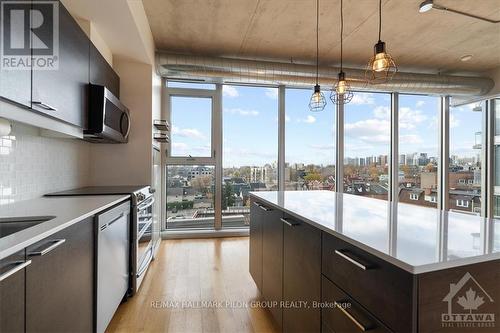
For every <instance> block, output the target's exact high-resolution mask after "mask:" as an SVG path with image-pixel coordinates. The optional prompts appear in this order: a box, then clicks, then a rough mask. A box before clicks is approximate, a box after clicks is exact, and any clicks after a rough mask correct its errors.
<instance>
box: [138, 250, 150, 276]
mask: <svg viewBox="0 0 500 333" xmlns="http://www.w3.org/2000/svg"><path fill="white" fill-rule="evenodd" d="M152 259H153V249H152V248H151V249H149V250H148V255H147V257H146V258H144V261H143V262H142V266H141V267H140V268H139V271H138V272H137V274H136V276H137V278H139V277H141V275H142V274H144V272H146V270H147V269H148V266H149V264H150V263H151V261H152Z"/></svg>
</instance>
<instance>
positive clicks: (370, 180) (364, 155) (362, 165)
mask: <svg viewBox="0 0 500 333" xmlns="http://www.w3.org/2000/svg"><path fill="white" fill-rule="evenodd" d="M344 113H345V114H344V121H345V124H344V192H345V193H350V194H355V195H362V196H366V197H372V198H378V199H383V200H387V199H388V195H389V185H388V180H389V176H388V175H389V174H388V169H389V168H388V163H389V159H388V156H389V150H390V114H391V98H390V95H389V94H381V93H360V92H358V93H356V94H355V95H354V98H353V100H352V101H351V102H350V103H349V104H346V105H345V109H344Z"/></svg>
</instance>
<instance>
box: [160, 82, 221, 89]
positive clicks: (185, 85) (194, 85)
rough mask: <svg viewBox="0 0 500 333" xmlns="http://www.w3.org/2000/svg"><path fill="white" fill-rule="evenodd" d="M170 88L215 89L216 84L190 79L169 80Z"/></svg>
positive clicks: (168, 85)
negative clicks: (190, 80)
mask: <svg viewBox="0 0 500 333" xmlns="http://www.w3.org/2000/svg"><path fill="white" fill-rule="evenodd" d="M167 87H169V88H186V89H208V90H214V89H215V84H213V83H202V82H189V81H167Z"/></svg>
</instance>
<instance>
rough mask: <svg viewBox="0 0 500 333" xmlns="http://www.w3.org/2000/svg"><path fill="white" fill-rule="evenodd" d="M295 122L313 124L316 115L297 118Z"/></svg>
mask: <svg viewBox="0 0 500 333" xmlns="http://www.w3.org/2000/svg"><path fill="white" fill-rule="evenodd" d="M297 122H299V123H306V124H313V123H315V122H316V117H314V116H311V115H308V116H307V117H306V118H304V119H297Z"/></svg>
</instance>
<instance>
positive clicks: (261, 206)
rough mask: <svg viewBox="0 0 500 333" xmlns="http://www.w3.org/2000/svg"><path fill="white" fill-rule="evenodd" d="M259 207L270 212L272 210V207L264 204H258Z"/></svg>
mask: <svg viewBox="0 0 500 333" xmlns="http://www.w3.org/2000/svg"><path fill="white" fill-rule="evenodd" d="M259 207H260V209H262V210H264V211H266V212H270V211H272V208H267V207H266V206H263V205H259Z"/></svg>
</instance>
